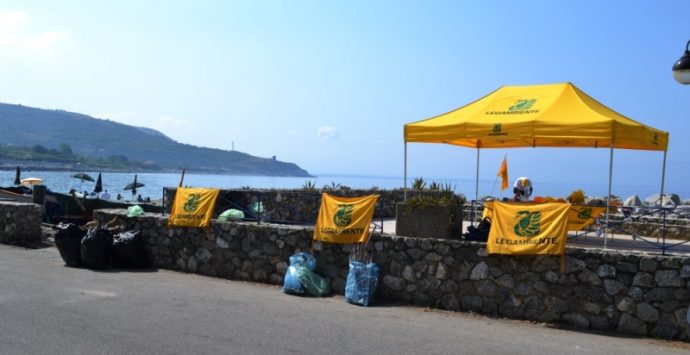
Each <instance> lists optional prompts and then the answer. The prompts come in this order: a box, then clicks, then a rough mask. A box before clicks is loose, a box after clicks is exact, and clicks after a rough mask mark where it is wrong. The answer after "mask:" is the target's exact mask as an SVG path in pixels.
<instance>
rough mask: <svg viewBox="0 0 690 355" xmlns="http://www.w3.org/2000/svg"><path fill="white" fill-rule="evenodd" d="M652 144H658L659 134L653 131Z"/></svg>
mask: <svg viewBox="0 0 690 355" xmlns="http://www.w3.org/2000/svg"><path fill="white" fill-rule="evenodd" d="M652 144H654V145H659V134H658V133H656V132H654V137H652Z"/></svg>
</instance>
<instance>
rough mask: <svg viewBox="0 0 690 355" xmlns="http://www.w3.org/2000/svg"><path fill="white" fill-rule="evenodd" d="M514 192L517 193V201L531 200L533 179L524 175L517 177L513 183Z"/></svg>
mask: <svg viewBox="0 0 690 355" xmlns="http://www.w3.org/2000/svg"><path fill="white" fill-rule="evenodd" d="M513 193H514V194H515V201H523V202H524V201H529V197H530V196H531V195H532V181H530V179H529V178H527V177H524V176H521V177H519V178H517V179H516V180H515V183H514V184H513Z"/></svg>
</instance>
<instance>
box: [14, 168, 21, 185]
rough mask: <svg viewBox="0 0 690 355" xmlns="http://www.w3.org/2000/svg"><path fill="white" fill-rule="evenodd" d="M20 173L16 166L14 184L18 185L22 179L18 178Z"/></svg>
mask: <svg viewBox="0 0 690 355" xmlns="http://www.w3.org/2000/svg"><path fill="white" fill-rule="evenodd" d="M21 175H22V169H20V168H19V167H17V175H15V177H14V184H15V185H20V184H21V183H22V180H21V179H20V177H21Z"/></svg>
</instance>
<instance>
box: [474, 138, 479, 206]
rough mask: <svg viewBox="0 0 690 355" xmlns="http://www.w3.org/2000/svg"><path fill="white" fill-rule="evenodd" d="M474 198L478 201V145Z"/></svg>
mask: <svg viewBox="0 0 690 355" xmlns="http://www.w3.org/2000/svg"><path fill="white" fill-rule="evenodd" d="M474 200H475V201H479V147H477V177H476V179H475V180H474Z"/></svg>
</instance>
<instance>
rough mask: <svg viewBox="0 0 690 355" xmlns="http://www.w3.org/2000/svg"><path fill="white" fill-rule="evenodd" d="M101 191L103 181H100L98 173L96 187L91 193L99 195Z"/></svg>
mask: <svg viewBox="0 0 690 355" xmlns="http://www.w3.org/2000/svg"><path fill="white" fill-rule="evenodd" d="M102 191H103V181H102V180H101V173H98V179H96V186H95V187H94V188H93V192H95V193H99V192H102Z"/></svg>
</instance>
